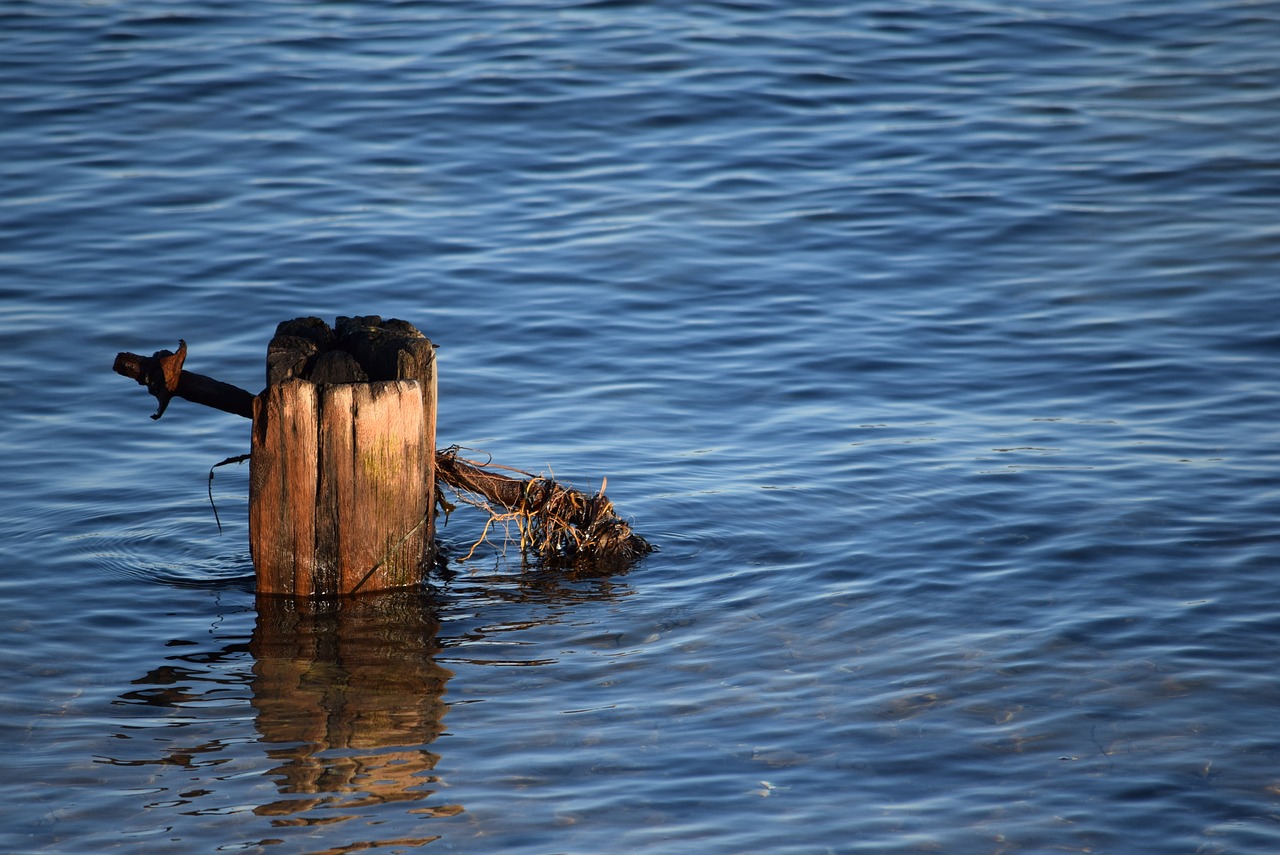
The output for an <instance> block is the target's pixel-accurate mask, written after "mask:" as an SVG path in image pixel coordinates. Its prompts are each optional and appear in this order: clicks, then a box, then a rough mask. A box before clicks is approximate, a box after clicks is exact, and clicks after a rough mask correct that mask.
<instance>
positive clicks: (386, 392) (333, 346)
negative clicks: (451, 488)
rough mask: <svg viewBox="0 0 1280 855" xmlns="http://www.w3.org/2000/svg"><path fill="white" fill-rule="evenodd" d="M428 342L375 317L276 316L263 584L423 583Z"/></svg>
mask: <svg viewBox="0 0 1280 855" xmlns="http://www.w3.org/2000/svg"><path fill="white" fill-rule="evenodd" d="M435 421H436V373H435V356H434V350H433V348H432V345H431V342H430V341H428V340H427V338H426V337H425V336H424V335H423V334H422V333H421V332H419V331H418V330H417V329H415V328H414V327H413V326H412V325H410V324H408V323H405V322H403V321H387V322H385V323H384V322H383V321H382V320H381V319H380V318H378V317H376V316H370V317H364V318H339V319H338V323H337V327H336V329H332V330H331V329H330V328H329V326H328V325H327V324H325V323H324V322H323V321H321V320H319V319H318V318H298V319H296V320H292V321H286V322H285V323H282V324H280V326H279V327H278V328H277V329H276V335H275V338H273V339H272V340H271V344H270V345H269V346H268V349H267V388H266V389H265V390H264V391H263V392H262V394H260V395H259V396H258V397H257V398H256V399H255V400H254V406H253V440H252V456H251V457H250V461H249V549H250V553H251V554H252V556H253V564H254V570H255V573H256V575H257V581H258V590H259V591H260V592H262V593H269V594H292V595H295V596H310V595H317V594H319V595H325V594H354V593H361V592H367V591H380V590H387V589H391V588H404V587H410V586H413V585H416V584H418V583H420V582H421V581H423V579H424V578H425V574H426V569H427V566H428V565H429V563H430V560H429V559H430V551H431V546H432V539H431V535H432V517H433V513H432V511H433V508H434V504H435Z"/></svg>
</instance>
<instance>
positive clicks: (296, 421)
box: [115, 315, 654, 597]
mask: <svg viewBox="0 0 1280 855" xmlns="http://www.w3.org/2000/svg"><path fill="white" fill-rule="evenodd" d="M186 356H187V346H186V343H185V342H184V341H182V340H181V339H180V340H179V342H178V350H177V351H176V352H174V351H169V350H161V351H157V352H156V353H154V354H153V355H151V356H140V355H138V354H136V353H118V354H116V360H115V371H116V373H117V374H121V375H123V376H125V377H131V378H133V379H134V380H136V381H138V382H139V383H141V384H142V385H144V386H146V387H147V390H148V391H149V392H151V394H152V395H154V396H155V398H156V400H157V401H158V403H159V408H158V409H157V411H156V413H155V414H154V415H153V416H152V418H159V417H160V416H161V415H162V414H163V413H164V411H165V408H166V407H167V406H168V404H169V402H170V401H171V400H172V399H173V398H183V399H186V400H188V401H191V402H193V403H197V404H202V405H204V406H207V407H213V408H214V409H218V410H222V411H223V412H227V413H232V414H234V415H238V416H243V417H245V418H250V419H253V435H252V442H251V446H252V448H251V453H250V454H249V455H243V456H241V457H239V458H231V459H229V460H227V461H223V462H224V463H225V462H232V461H233V460H243V458H244V457H246V456H247V457H248V458H249V460H250V463H249V549H250V553H251V555H252V557H253V564H254V570H255V571H256V575H257V588H258V592H259V593H262V594H285V595H289V596H293V597H315V596H322V597H323V596H329V595H344V594H363V593H370V592H373V591H384V590H394V589H398V588H411V587H414V586H416V585H418V584H419V583H421V582H423V581H425V580H426V576H427V571H428V570H429V569H430V567H431V565H432V564H433V563H434V557H435V554H434V543H433V536H434V531H433V529H434V517H435V505H436V503H437V501H439V503H440V504H441V506H442V507H443V508H444V509H445V511H446V513H447V512H448V511H450V510H452V509H453V505H451V504H450V503H449V502H448V501H447V500H446V499H445V498H444V496H443V494H441V493H438V492H437V490H436V482H437V480H439V481H441V482H442V483H444V484H445V485H447V486H448V487H450V488H452V490H453V492H454V495H455V496H456V498H457V499H458V500H460V501H461V502H464V503H467V504H471V505H475V506H477V507H479V508H481V509H482V510H484V511H486V512H487V513H488V514H489V517H490V519H489V525H486V526H485V529H484V531H483V532H482V533H481V536H480V540H479V541H478V542H477V543H476V544H475V545H473V546H472V550H473V551H474V550H475V548H476V547H477V546H479V545H480V543H483V542H485V540H486V539H487V537H488V534H489V531H490V526H492V525H493V524H494V523H498V524H499V525H500V526H501V527H502V528H503V529H504V530H505V529H506V526H507V525H508V524H510V523H514V524H515V526H516V528H517V529H518V530H519V534H520V540H519V542H520V551H521V553H522V556H526V557H527V556H533V557H534V558H535V559H537V560H538V561H540V562H541V563H542V564H543V565H544V566H548V567H557V568H563V569H566V570H570V571H572V572H574V573H579V572H583V573H613V572H622V571H625V570H626V569H627V568H629V567H630V566H631V565H632V564H633V563H634V562H635V561H637V560H639V559H640V558H641V557H643V556H644V555H647V554H648V553H650V552H652V551H653V549H654V547H652V546H651V545H650V544H649V543H648V541H646V540H645V539H644V538H643V537H641V536H640V535H638V534H636V533H635V532H634V531H632V530H631V526H630V524H629V523H628V522H626V521H625V520H623V519H620V518H619V517H618V516H617V514H616V513H615V512H614V508H613V503H612V502H610V501H609V499H608V498H607V497H606V496H605V495H604V485H603V481H602V483H601V487H600V492H597V493H595V494H594V495H589V494H587V493H582V492H579V491H578V490H575V489H573V488H572V487H569V486H566V485H563V484H560V483H557V482H556V481H554V480H552V479H550V478H546V477H541V476H537V475H534V474H532V473H530V472H524V471H522V470H519V469H512V468H510V467H506V466H497V465H492V464H490V463H487V462H479V461H474V460H464V459H462V458H460V457H459V456H458V452H459V451H460V450H461V449H459V448H458V447H457V446H450V447H449V448H446V449H444V450H437V449H436V447H435V443H436V363H435V346H434V345H433V344H432V343H431V342H430V341H429V340H428V339H427V337H426V336H424V335H423V334H422V333H421V332H419V331H418V329H417V328H416V327H414V326H413V325H412V324H410V323H407V322H405V321H398V320H388V321H383V320H382V319H381V318H379V317H378V316H376V315H369V316H366V317H359V318H342V317H340V318H338V321H337V324H336V325H335V326H334V327H333V328H330V327H329V325H328V324H326V323H325V322H324V321H322V320H320V319H319V318H295V319H294V320H292V321H285V322H284V323H282V324H280V325H279V326H278V327H277V328H276V333H275V337H274V338H272V339H271V343H270V344H269V345H268V347H267V386H266V388H265V389H264V390H263V391H262V392H261V393H260V394H258V395H253V394H251V393H249V392H247V391H245V390H244V389H240V388H237V387H235V386H232V385H230V384H228V383H223V382H221V381H219V380H214V379H213V378H211V377H206V376H204V375H201V374H195V373H192V372H190V371H187V370H186V369H185V368H184V367H183V366H184V363H185V360H186ZM218 465H221V464H218ZM210 477H212V475H211V476H210ZM468 557H469V555H468ZM461 560H466V558H463V559H461Z"/></svg>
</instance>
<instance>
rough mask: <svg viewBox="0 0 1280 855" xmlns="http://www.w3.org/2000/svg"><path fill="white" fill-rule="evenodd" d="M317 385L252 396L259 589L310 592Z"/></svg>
mask: <svg viewBox="0 0 1280 855" xmlns="http://www.w3.org/2000/svg"><path fill="white" fill-rule="evenodd" d="M318 415H319V413H318V396H317V387H316V386H315V384H313V383H308V382H306V381H305V380H289V381H286V382H284V383H280V384H278V385H275V386H269V387H267V389H265V390H264V391H263V393H262V394H261V395H259V396H258V397H257V398H256V399H255V400H254V407H253V438H252V454H253V456H252V458H251V459H250V461H249V552H250V554H251V555H252V557H253V564H254V568H255V570H256V572H257V577H258V590H259V591H261V592H263V593H271V594H292V595H308V594H310V593H312V585H313V579H314V576H315V570H316V501H315V497H316V486H317V481H318V475H319V471H318V469H317V467H316V459H317V440H318V432H317V417H318Z"/></svg>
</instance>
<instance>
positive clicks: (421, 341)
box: [267, 315, 435, 386]
mask: <svg viewBox="0 0 1280 855" xmlns="http://www.w3.org/2000/svg"><path fill="white" fill-rule="evenodd" d="M434 347H435V346H434V345H433V344H432V343H431V341H430V339H428V338H427V337H426V336H425V335H423V334H422V333H421V332H420V331H419V330H418V328H417V327H415V326H414V325H413V324H411V323H409V322H408V321H401V320H396V319H394V318H393V319H390V320H386V321H384V320H383V319H382V318H381V317H379V316H378V315H364V316H362V317H355V318H347V317H339V318H338V320H337V323H336V324H335V325H334V326H333V327H330V326H329V325H328V324H327V323H325V322H324V321H323V320H321V319H320V318H294V319H293V320H291V321H284V322H283V323H281V324H280V325H279V326H277V327H276V334H275V336H274V337H273V338H272V339H271V343H270V344H269V345H267V385H268V386H274V385H275V384H277V383H282V382H284V381H285V380H290V379H294V378H296V379H300V380H309V381H311V382H312V383H317V384H324V385H328V384H333V383H368V382H374V381H379V380H402V379H403V380H408V379H418V378H421V377H424V376H426V369H427V368H428V366H429V365H430V363H431V361H432V360H434V358H435V353H434Z"/></svg>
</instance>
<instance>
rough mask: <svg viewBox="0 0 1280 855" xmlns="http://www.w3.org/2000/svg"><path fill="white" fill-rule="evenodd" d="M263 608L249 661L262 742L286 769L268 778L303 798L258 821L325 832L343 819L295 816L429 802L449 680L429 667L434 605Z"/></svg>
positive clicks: (403, 595)
mask: <svg viewBox="0 0 1280 855" xmlns="http://www.w3.org/2000/svg"><path fill="white" fill-rule="evenodd" d="M257 606H258V619H257V624H256V626H255V628H254V633H253V640H252V642H251V643H250V650H251V651H252V653H253V656H254V664H253V680H252V687H253V694H252V704H253V707H254V709H255V710H256V711H257V726H258V731H259V733H260V734H261V738H262V741H263V742H266V743H275V744H277V745H278V746H279V747H276V748H271V749H269V750H268V755H269V756H270V757H272V758H273V759H276V760H279V761H280V765H279V766H278V767H276V768H274V769H273V770H272V771H273V772H274V773H275V774H278V775H279V776H280V779H279V781H278V783H277V786H278V788H279V789H280V792H281V793H285V794H290V795H291V796H292V795H294V794H296V795H297V796H302V797H301V798H289V799H283V800H280V801H276V802H272V803H269V804H265V805H261V806H259V807H258V808H257V809H256V810H255V812H256V813H258V814H260V815H270V816H282V817H283V816H292V817H294V818H293V819H292V820H290V821H289V823H290V824H299V825H304V824H313V823H314V824H320V823H324V822H334V821H337V820H340V819H343V818H346V817H342V816H338V815H329V816H326V817H323V818H320V817H313V818H304V817H301V816H297V815H298V814H301V813H303V812H305V811H309V810H311V809H313V808H317V807H330V808H334V809H338V810H341V809H344V808H367V807H370V806H375V805H379V804H385V803H389V802H410V801H423V800H425V799H426V798H427V797H429V796H430V794H431V793H432V792H433V790H432V786H431V785H432V783H433V782H435V781H436V780H437V779H436V778H435V777H434V776H432V775H431V774H430V772H431V770H432V769H433V768H434V767H435V764H436V762H437V761H438V760H439V756H438V755H436V754H435V753H433V752H431V751H428V750H427V749H426V747H425V746H426V745H427V744H428V743H430V742H432V741H433V740H435V738H436V737H437V736H439V735H440V733H441V731H442V730H443V724H442V723H441V719H442V718H443V716H444V713H445V704H444V701H443V700H442V696H443V695H444V692H445V682H446V681H447V680H448V679H449V677H451V676H453V674H452V672H451V671H449V670H447V669H445V668H443V667H442V666H440V665H438V664H436V662H435V660H434V658H433V656H434V654H435V652H436V649H437V648H436V631H437V629H438V624H437V622H436V620H435V617H434V614H433V610H432V607H431V605H430V603H429V602H428V601H427V600H425V599H424V598H423V597H422V596H420V595H419V594H416V593H413V592H392V593H385V594H375V595H368V596H362V597H352V598H344V599H341V600H328V601H318V602H310V601H306V600H294V599H292V598H286V597H271V596H259V597H258V602H257ZM461 810H462V808H461V807H460V806H457V805H440V806H435V807H430V806H427V805H423V806H422V807H421V808H417V809H415V810H414V812H415V813H423V814H428V815H436V816H441V815H445V816H447V815H452V814H455V813H458V812H460V811H461ZM280 821H283V820H280Z"/></svg>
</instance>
